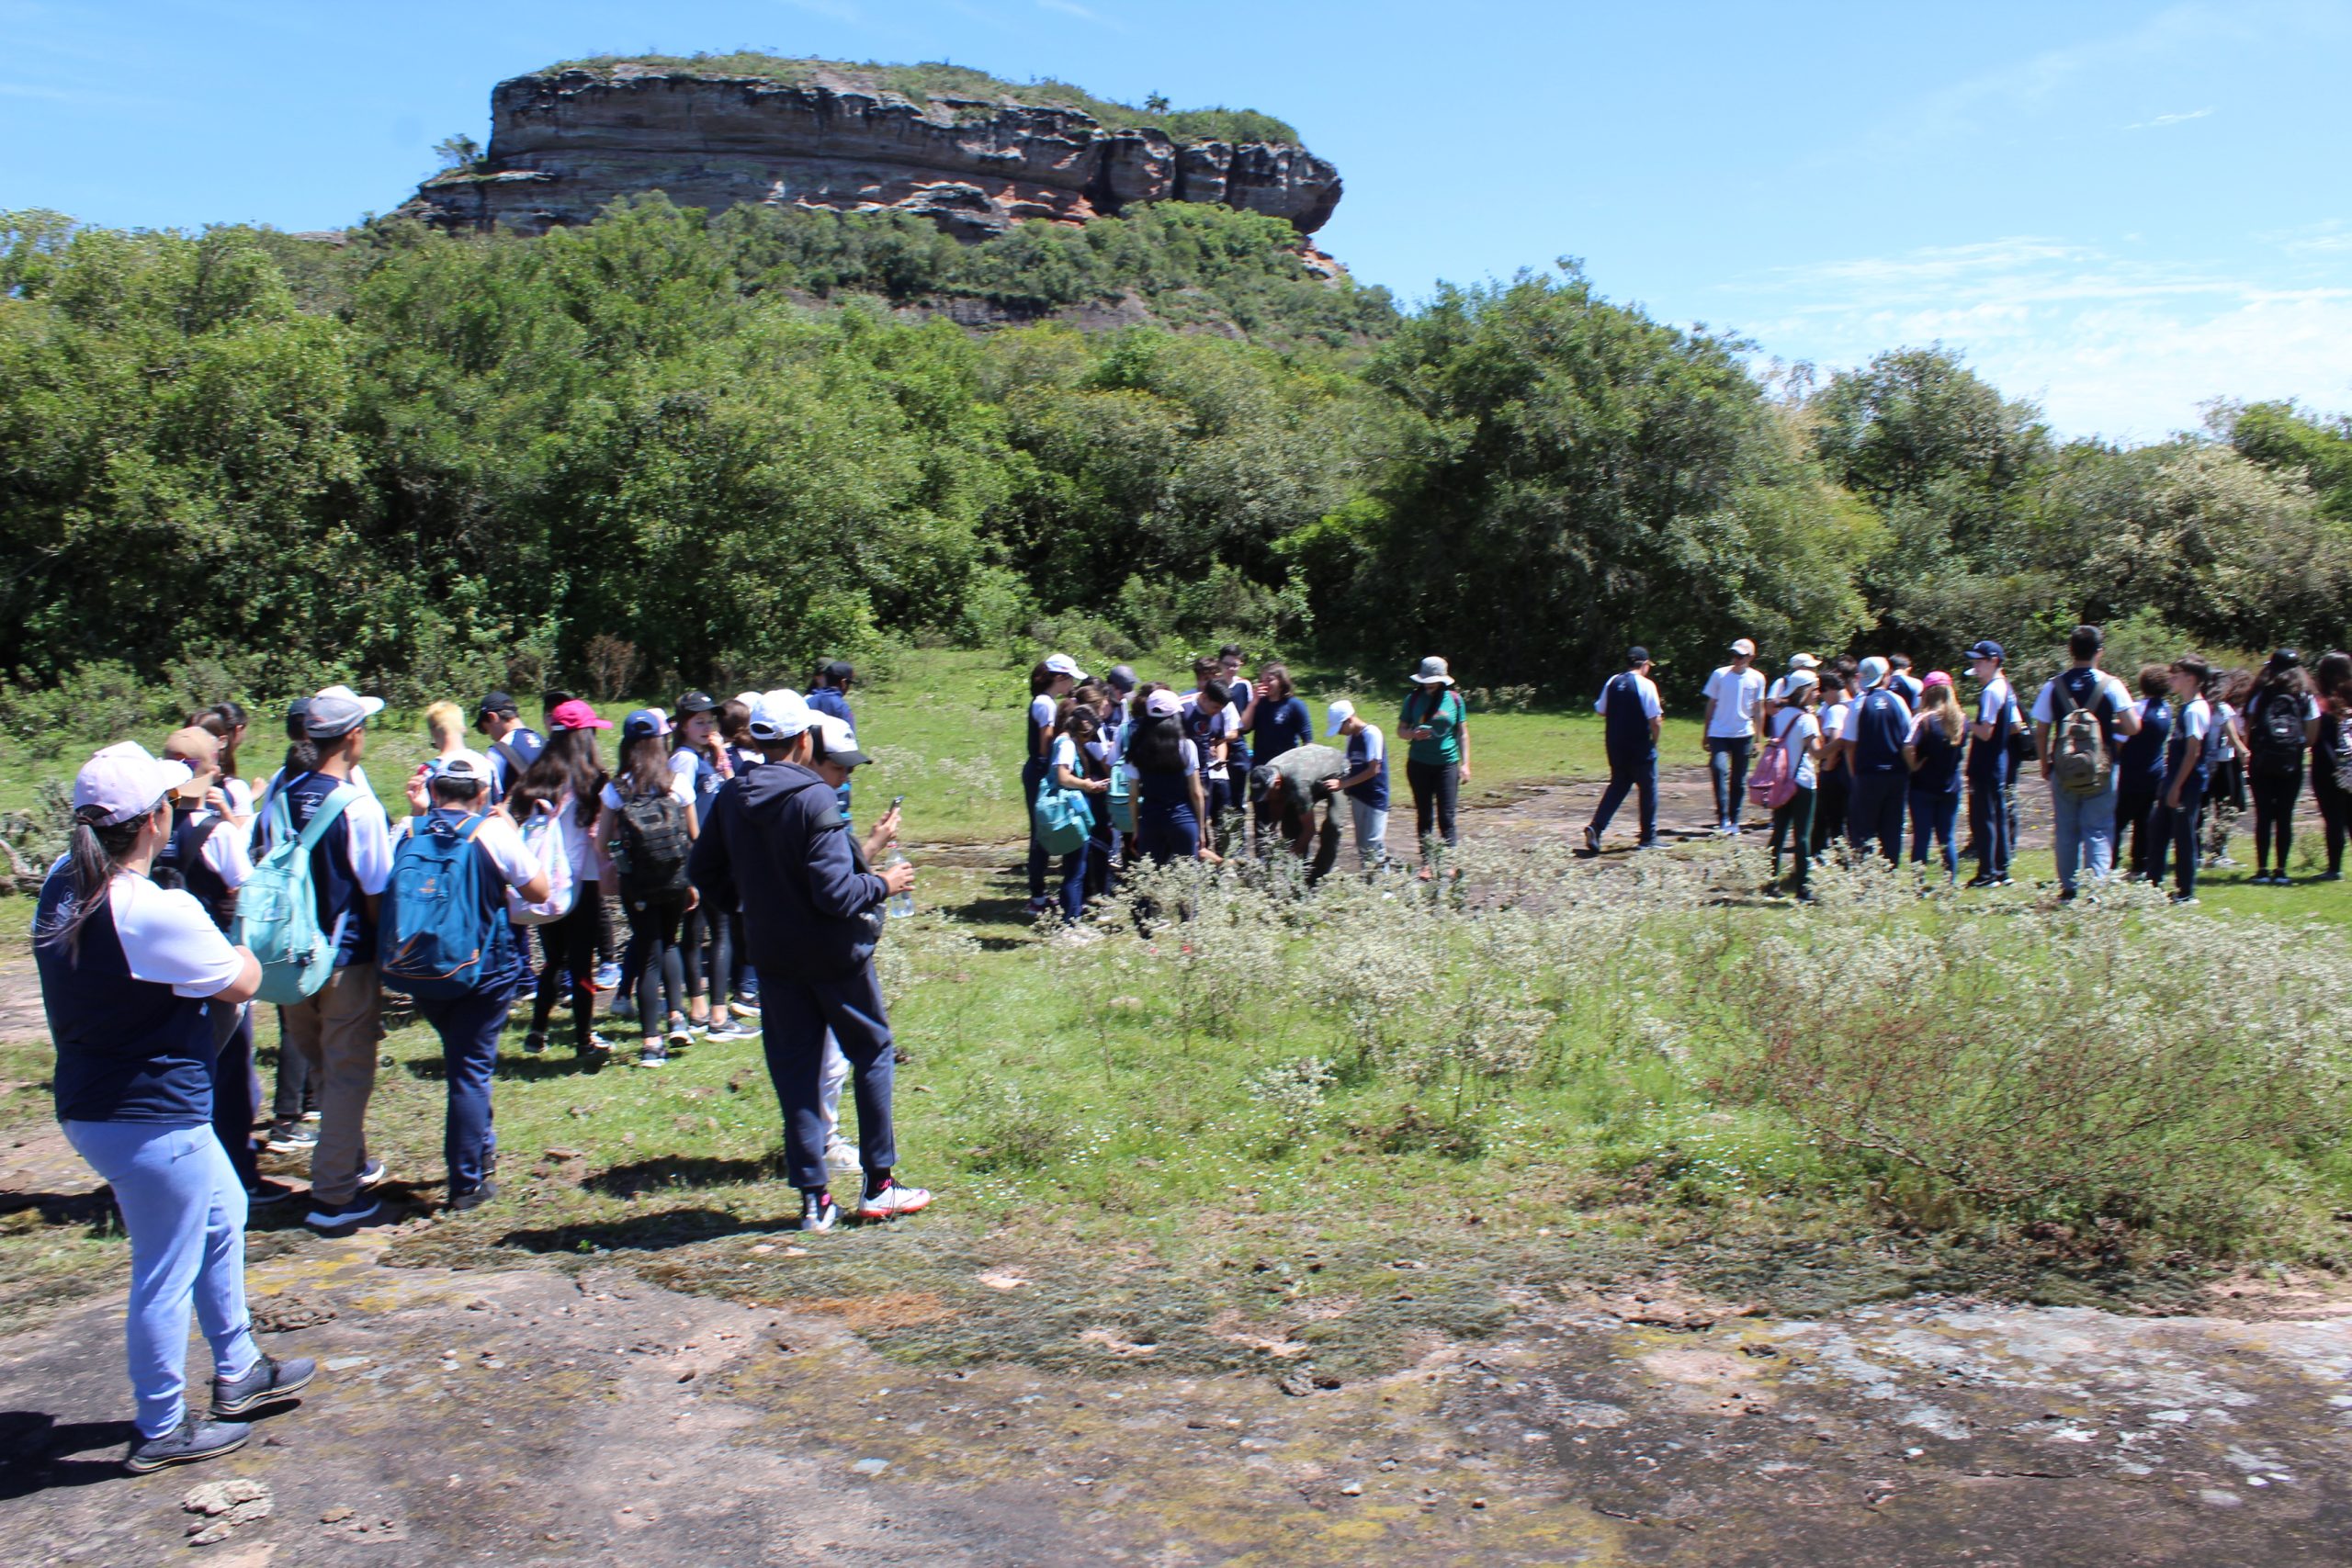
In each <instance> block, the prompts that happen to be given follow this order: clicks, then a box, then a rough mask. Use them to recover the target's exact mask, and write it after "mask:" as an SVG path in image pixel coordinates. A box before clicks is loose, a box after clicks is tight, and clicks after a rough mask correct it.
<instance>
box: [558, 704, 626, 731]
mask: <svg viewBox="0 0 2352 1568" xmlns="http://www.w3.org/2000/svg"><path fill="white" fill-rule="evenodd" d="M548 723H549V724H551V725H553V726H555V727H556V728H558V729H610V728H612V727H613V721H612V720H611V719H609V718H598V717H597V716H596V710H595V709H594V708H592V707H590V706H589V705H587V704H586V703H585V702H583V701H582V699H580V698H578V697H573V698H572V699H571V701H569V702H561V703H558V704H556V705H555V709H554V711H553V712H551V713H549V714H548Z"/></svg>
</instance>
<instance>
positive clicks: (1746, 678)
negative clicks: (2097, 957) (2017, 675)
mask: <svg viewBox="0 0 2352 1568" xmlns="http://www.w3.org/2000/svg"><path fill="white" fill-rule="evenodd" d="M2104 649H2105V637H2104V636H2103V634H2102V633H2101V631H2100V628H2098V626H2077V627H2075V631H2074V632H2073V634H2072V635H2071V636H2070V637H2069V638H2068V641H2067V653H2068V660H2069V662H2068V665H2067V668H2066V669H2064V670H2063V671H2060V672H2059V673H2058V674H2056V675H2054V676H2052V678H2051V679H2050V680H2049V681H2047V682H2044V683H2043V685H2042V686H2041V690H2040V692H2039V694H2037V695H2036V697H2035V698H2034V700H2033V702H2032V704H2031V705H2030V706H2024V707H2021V706H2020V705H2019V702H2018V696H2017V694H2016V691H2015V690H2014V688H2013V687H2012V686H2011V684H2010V682H2009V678H2008V675H2007V654H2006V651H2005V650H2004V649H2003V648H2002V647H2001V645H2000V644H1999V643H1997V642H1992V641H1989V640H1988V641H1983V642H1979V643H1977V644H1975V645H1974V646H1973V647H1972V648H1970V649H1968V650H1967V654H1966V659H1967V661H1968V674H1969V680H1970V683H1971V685H1972V687H1973V690H1972V691H1971V693H1970V694H1969V695H1968V696H1967V698H1966V700H1965V701H1963V700H1962V690H1961V686H1960V683H1959V682H1957V681H1955V680H1954V678H1953V677H1952V676H1951V674H1950V673H1948V672H1946V671H1940V670H1937V671H1929V672H1928V674H1926V675H1925V676H1924V677H1922V676H1917V675H1914V674H1913V673H1912V670H1911V660H1909V659H1907V658H1906V657H1905V656H1903V655H1901V654H1892V655H1888V656H1885V657H1875V656H1873V657H1871V658H1866V659H1862V660H1852V659H1848V658H1840V659H1838V660H1833V661H1831V662H1829V663H1828V664H1826V665H1825V664H1824V663H1823V662H1822V661H1821V660H1817V659H1815V657H1814V656H1813V655H1811V654H1807V653H1798V654H1793V655H1792V656H1791V657H1790V659H1789V660H1788V665H1787V668H1786V669H1785V670H1784V671H1782V673H1781V675H1780V676H1779V677H1778V678H1777V679H1775V680H1773V681H1770V682H1767V681H1766V679H1765V676H1764V673H1763V671H1760V670H1758V669H1757V668H1756V667H1755V658H1756V646H1755V644H1754V643H1753V642H1751V641H1749V640H1748V639H1747V638H1746V637H1742V638H1740V639H1738V640H1737V641H1736V642H1734V643H1733V644H1732V645H1731V648H1730V650H1729V651H1730V655H1731V657H1730V660H1729V661H1728V662H1726V663H1724V664H1723V665H1722V666H1720V667H1718V668H1717V669H1715V670H1714V671H1713V672H1711V673H1710V674H1709V676H1708V678H1707V681H1706V683H1705V685H1704V686H1703V687H1702V692H1701V698H1702V730H1703V734H1704V740H1705V745H1706V748H1707V752H1708V762H1709V769H1710V773H1711V776H1712V780H1713V793H1714V805H1715V822H1714V826H1713V832H1714V833H1715V834H1716V835H1718V836H1723V837H1731V836H1736V834H1738V832H1739V831H1740V815H1741V807H1742V804H1743V802H1744V801H1747V800H1751V799H1760V801H1761V803H1762V804H1764V805H1765V806H1767V807H1768V808H1769V809H1770V812H1771V839H1770V852H1771V858H1772V880H1773V884H1774V885H1775V886H1787V887H1788V888H1789V890H1790V891H1792V892H1793V893H1794V894H1795V895H1796V896H1797V897H1800V898H1803V897H1808V896H1809V886H1808V883H1809V874H1810V869H1811V867H1812V865H1813V863H1814V862H1815V860H1816V859H1817V858H1818V857H1820V856H1821V855H1823V854H1824V853H1826V852H1827V851H1828V849H1829V847H1830V845H1831V844H1832V843H1833V842H1836V841H1838V840H1843V841H1844V842H1845V843H1846V844H1848V845H1849V846H1850V848H1851V849H1852V851H1853V852H1856V853H1864V852H1870V851H1871V850H1873V849H1875V850H1876V851H1877V852H1880V853H1881V854H1883V856H1884V857H1885V858H1886V860H1887V861H1888V862H1890V863H1896V862H1900V861H1901V860H1902V859H1903V857H1904V853H1905V843H1906V823H1907V829H1908V830H1907V844H1908V852H1909V858H1910V860H1911V861H1912V862H1913V863H1918V864H1923V865H1934V864H1940V865H1941V867H1942V869H1943V874H1944V876H1945V879H1946V880H1947V881H1949V882H1957V881H1958V880H1959V872H1960V861H1961V858H1962V845H1961V842H1960V837H1959V831H1960V808H1961V805H1962V798H1963V794H1964V795H1965V799H1966V802H1967V806H1968V833H1969V840H1970V844H1971V846H1972V847H1971V849H1970V851H1969V852H1971V853H1973V856H1974V857H1975V861H1976V871H1975V874H1973V876H1972V877H1970V879H1969V881H1968V883H1967V886H1970V887H1999V886H2008V885H2009V884H2010V882H2011V880H2012V879H2011V876H2010V862H2011V858H2012V855H2013V853H2014V851H2015V846H2016V844H2017V839H2018V807H2017V795H2016V788H2015V785H2016V781H2017V780H2018V777H2019V776H2020V774H2021V772H2022V770H2023V769H2024V768H2025V767H2027V766H2028V765H2036V766H2038V768H2039V772H2040V774H2041V778H2042V779H2043V780H2044V781H2045V782H2046V783H2047V784H2048V785H2049V788H2050V800H2051V810H2052V821H2053V826H2054V834H2053V837H2054V839H2055V848H2056V853H2057V870H2058V886H2059V897H2061V898H2062V899H2072V898H2074V897H2076V896H2077V894H2078V893H2079V892H2080V890H2081V887H2082V886H2083V884H2084V883H2085V882H2086V881H2088V882H2091V883H2098V882H2102V881H2105V880H2106V879H2107V878H2108V877H2109V875H2110V874H2112V873H2113V871H2114V870H2115V867H2116V864H2117V850H2118V845H2119V839H2120V837H2121V836H2123V835H2127V834H2128V836H2129V850H2128V854H2129V859H2128V863H2127V864H2126V871H2127V874H2129V875H2131V876H2132V877H2134V878H2144V879H2146V880H2148V881H2151V882H2154V883H2158V884H2162V883H2163V882H2165V880H2166V877H2167V875H2169V876H2170V878H2171V880H2172V883H2173V897H2174V898H2175V899H2176V900H2177V901H2178V902H2182V903H2194V902H2195V901H2196V897H2197V875H2198V871H2199V866H2200V864H2201V863H2206V862H2207V861H2209V860H2212V859H2222V862H2223V863H2229V862H2227V861H2226V859H2225V857H2224V855H2223V852H2225V851H2226V848H2227V839H2228V833H2229V828H2230V824H2231V823H2232V822H2233V820H2234V819H2235V818H2236V817H2237V816H2238V815H2239V814H2241V813H2242V812H2243V811H2244V810H2245V805H2246V801H2247V798H2248V796H2249V795H2250V796H2251V801H2252V807H2253V814H2254V825H2255V875H2254V881H2255V882H2256V883H2257V884H2262V885H2280V886H2283V885H2284V884H2285V883H2286V882H2287V881H2288V874H2287V864H2288V860H2287V856H2288V850H2289V848H2290V845H2291V844H2292V842H2293V835H2294V827H2293V822H2294V812H2295V804H2296V801H2297V800H2298V799H2299V798H2300V796H2301V793H2302V788H2303V782H2304V778H2305V776H2306V773H2307V772H2308V774H2309V777H2310V780H2311V788H2312V797H2313V800H2314V802H2315V804H2316V805H2317V807H2318V810H2319V814H2320V818H2321V820H2322V821H2323V823H2324V825H2325V829H2326V842H2327V868H2326V870H2325V871H2324V873H2323V874H2322V879H2323V880H2327V881H2334V880H2336V879H2338V878H2340V877H2341V876H2342V874H2343V860H2344V846H2345V840H2346V831H2347V829H2352V724H2347V723H2346V719H2347V716H2352V656H2347V655H2346V654H2343V653H2330V654H2328V655H2326V656H2325V657H2324V658H2323V659H2321V660H2319V662H2318V665H2317V667H2316V669H2315V670H2306V669H2305V667H2304V665H2303V661H2302V659H2301V655H2300V654H2299V653H2298V652H2297V650H2296V649H2291V648H2282V649H2277V650H2276V651H2275V652H2273V653H2272V654H2271V656H2270V657H2269V659H2268V660H2266V661H2265V662H2264V664H2263V666H2262V668H2261V669H2260V670H2258V671H2221V670H2217V669H2215V668H2214V667H2212V666H2211V665H2210V664H2209V663H2208V662H2207V661H2206V660H2203V659H2202V658H2200V657H2199V656H2197V655H2195V654H2184V655H2182V656H2181V657H2180V658H2178V659H2177V660H2174V661H2173V662H2172V663H2171V664H2170V665H2168V666H2167V665H2157V664H2151V665H2147V666H2145V667H2143V669H2142V670H2141V671H2140V672H2139V685H2140V694H2139V696H2138V697H2137V698H2136V699H2135V698H2134V697H2133V696H2132V694H2131V693H2130V692H2129V691H2127V690H2126V689H2125V688H2124V686H2123V683H2122V682H2120V681H2119V680H2117V679H2116V678H2115V677H2114V676H2113V675H2111V674H2109V673H2108V672H2107V671H2104V670H2101V669H2100V668H2099V661H2100V659H2101V657H2102V656H2103V653H2104ZM1651 671H1652V665H1651V661H1650V658H1649V654H1648V651H1647V650H1646V649H1640V648H1636V649H1633V650H1631V653H1630V654H1629V656H1628V658H1627V660H1626V669H1625V671H1623V673H1621V674H1619V675H1617V676H1615V677H1614V678H1612V679H1611V681H1610V682H1609V683H1608V684H1607V685H1606V686H1604V687H1603V688H1602V690H1601V693H1600V697H1599V699H1598V700H1597V701H1596V703H1595V707H1596V708H1597V709H1598V710H1599V711H1600V714H1601V715H1602V718H1603V723H1604V728H1605V736H1606V744H1607V749H1608V753H1609V759H1610V772H1611V779H1610V785H1609V788H1608V790H1607V792H1606V793H1605V794H1604V795H1602V798H1601V801H1600V808H1599V810H1598V811H1596V812H1595V814H1594V816H1593V818H1592V820H1591V821H1590V823H1589V824H1588V825H1587V827H1586V829H1585V833H1584V837H1585V846H1586V848H1587V850H1588V851H1589V852H1592V853H1596V854H1597V853H1599V852H1600V847H1601V837H1602V835H1603V834H1604V833H1605V832H1606V831H1607V830H1608V828H1609V824H1610V821H1611V818H1613V817H1614V816H1615V814H1616V811H1617V809H1618V807H1620V806H1621V805H1622V804H1623V801H1624V799H1625V797H1626V795H1628V794H1630V793H1633V792H1635V791H1638V792H1639V795H1640V802H1641V806H1640V813H1641V838H1640V841H1639V846H1638V847H1641V848H1653V847H1655V846H1656V845H1657V842H1658V839H1657V739H1658V735H1659V731H1660V728H1661V716H1662V714H1663V708H1662V706H1661V705H1660V702H1659V699H1658V694H1657V686H1656V684H1655V683H1654V682H1653V681H1652V680H1651ZM1759 745H1760V747H1761V749H1762V750H1761V754H1760V756H1759V755H1758V747H1759ZM1751 764H1753V765H1754V767H1755V774H1756V776H1755V777H1754V778H1753V779H1752V780H1751V778H1750V769H1751ZM1784 858H1785V859H1787V860H1788V861H1790V862H1791V863H1792V869H1791V871H1790V872H1789V874H1787V876H1786V878H1785V879H1784V877H1783V873H1782V870H1781V867H1782V863H1783V860H1784Z"/></svg>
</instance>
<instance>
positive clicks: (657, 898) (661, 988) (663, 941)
mask: <svg viewBox="0 0 2352 1568" xmlns="http://www.w3.org/2000/svg"><path fill="white" fill-rule="evenodd" d="M669 734H670V721H669V720H668V719H667V718H665V717H663V716H662V715H661V714H660V713H657V712H655V711H654V710H653V709H651V708H639V710H638V711H637V712H635V713H632V714H630V715H629V716H628V719H627V720H626V721H624V722H623V724H622V727H621V765H620V771H619V772H618V773H616V774H614V776H613V777H612V778H611V780H609V781H608V782H607V783H606V784H605V786H604V788H603V789H601V790H599V791H598V792H597V796H596V798H597V803H598V805H599V806H600V807H601V809H600V810H599V811H598V813H597V816H596V842H597V843H598V844H600V845H601V846H603V848H604V851H605V859H606V860H607V861H610V862H612V863H614V865H615V867H616V869H615V873H614V877H615V889H616V892H617V893H618V895H619V896H620V897H621V900H622V903H621V908H622V909H623V910H624V912H626V913H627V915H628V945H629V959H630V964H629V967H630V968H632V969H633V970H634V971H635V972H636V975H637V1029H638V1035H639V1039H640V1041H641V1042H642V1043H641V1045H640V1047H639V1053H638V1058H637V1065H638V1066H640V1067H659V1066H663V1065H664V1064H665V1063H667V1062H668V1061H669V1059H670V1052H671V1051H672V1050H683V1049H684V1048H685V1047H686V1046H688V1045H691V1044H693V1043H694V1038H695V1037H694V1034H693V1032H691V1031H690V1030H688V1028H687V1027H686V970H685V956H684V954H683V953H680V952H679V951H678V933H679V928H680V927H681V926H683V925H684V923H685V919H686V911H687V910H689V909H690V908H693V907H694V905H695V891H694V888H693V887H692V886H686V887H685V889H684V892H673V891H671V890H669V889H668V888H666V887H652V886H646V885H645V884H644V882H643V881H642V879H643V878H644V877H645V875H646V870H647V868H645V867H643V866H637V867H632V868H631V869H630V871H629V873H628V874H622V871H621V870H620V867H621V865H622V863H624V862H625V861H626V860H627V858H628V853H629V851H628V848H627V847H626V846H625V845H623V843H622V841H621V840H622V836H623V835H622V828H623V822H622V818H623V817H624V815H625V814H626V813H627V812H628V809H629V807H632V806H637V805H640V804H644V803H649V802H655V801H658V800H659V799H660V798H661V797H662V796H663V795H669V796H671V797H672V798H673V800H674V802H675V807H676V810H675V813H674V818H675V819H676V820H677V821H678V822H679V823H680V824H681V825H682V827H683V831H684V835H685V837H686V839H687V840H692V839H693V838H694V836H695V832H696V831H697V825H696V821H695V799H694V787H695V786H694V776H693V774H692V773H678V772H674V771H673V770H672V768H671V766H670V749H669V746H668V745H667V743H666V742H667V738H668V736H669ZM663 815H665V816H667V815H671V814H668V813H664V814H663ZM681 880H683V878H681ZM633 881H634V882H636V886H632V882H633ZM665 1024H666V1025H667V1031H666V1033H665V1032H664V1025H665Z"/></svg>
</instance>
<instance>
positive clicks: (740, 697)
mask: <svg viewBox="0 0 2352 1568" xmlns="http://www.w3.org/2000/svg"><path fill="white" fill-rule="evenodd" d="M735 700H736V701H737V702H739V703H741V704H742V705H744V706H745V707H747V708H755V707H758V706H759V705H760V694H759V693H757V692H738V693H736V694H735Z"/></svg>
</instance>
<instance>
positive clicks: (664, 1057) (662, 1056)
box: [637, 1042, 670, 1067]
mask: <svg viewBox="0 0 2352 1568" xmlns="http://www.w3.org/2000/svg"><path fill="white" fill-rule="evenodd" d="M637 1065H638V1066H640V1067H666V1066H669V1065H670V1053H669V1052H668V1051H666V1050H664V1049H663V1048H662V1045H661V1044H660V1043H658V1042H657V1043H654V1044H651V1045H648V1046H645V1047H643V1048H642V1049H640V1050H639V1052H638V1054H637Z"/></svg>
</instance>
